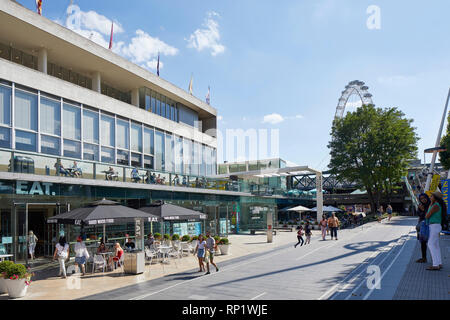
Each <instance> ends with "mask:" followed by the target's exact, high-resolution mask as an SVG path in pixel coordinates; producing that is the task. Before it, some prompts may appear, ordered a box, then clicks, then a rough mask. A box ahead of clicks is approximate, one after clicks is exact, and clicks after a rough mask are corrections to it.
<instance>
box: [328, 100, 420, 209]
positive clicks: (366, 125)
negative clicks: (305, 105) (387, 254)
mask: <svg viewBox="0 0 450 320" xmlns="http://www.w3.org/2000/svg"><path fill="white" fill-rule="evenodd" d="M412 122H413V120H410V119H406V118H404V114H403V113H402V112H401V111H400V110H398V109H397V108H386V109H381V108H375V107H374V106H373V105H364V106H362V107H360V108H358V109H357V110H356V111H354V112H348V113H347V114H346V116H345V117H344V118H342V119H337V120H335V121H334V122H333V128H332V132H331V142H330V143H329V145H328V147H329V148H330V155H331V160H330V165H329V167H330V169H331V171H332V172H333V173H334V174H336V175H337V176H338V179H340V180H349V181H353V182H355V183H357V184H359V185H362V186H364V187H365V189H366V190H367V193H368V196H369V199H370V203H371V209H372V212H374V211H375V208H377V207H378V206H379V202H380V197H381V195H382V193H385V194H386V195H387V196H389V195H391V194H392V190H393V188H394V187H395V185H397V184H398V183H399V182H401V178H402V176H404V175H405V174H406V171H407V168H408V160H411V159H414V158H415V157H416V154H417V141H418V137H417V135H416V133H415V128H413V127H412V126H411V124H412Z"/></svg>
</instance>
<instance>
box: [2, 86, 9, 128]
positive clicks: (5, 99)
mask: <svg viewBox="0 0 450 320" xmlns="http://www.w3.org/2000/svg"><path fill="white" fill-rule="evenodd" d="M0 124H4V125H7V126H10V125H11V88H10V87H6V86H2V85H0Z"/></svg>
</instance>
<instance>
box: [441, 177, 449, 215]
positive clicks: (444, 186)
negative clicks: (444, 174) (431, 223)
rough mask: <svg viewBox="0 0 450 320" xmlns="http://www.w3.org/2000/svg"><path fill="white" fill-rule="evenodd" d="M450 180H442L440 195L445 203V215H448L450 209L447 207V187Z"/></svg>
mask: <svg viewBox="0 0 450 320" xmlns="http://www.w3.org/2000/svg"><path fill="white" fill-rule="evenodd" d="M449 182H450V179H449V180H444V181H442V190H441V191H442V194H443V195H444V197H443V199H444V201H445V204H446V205H447V214H450V208H449V207H448V185H449Z"/></svg>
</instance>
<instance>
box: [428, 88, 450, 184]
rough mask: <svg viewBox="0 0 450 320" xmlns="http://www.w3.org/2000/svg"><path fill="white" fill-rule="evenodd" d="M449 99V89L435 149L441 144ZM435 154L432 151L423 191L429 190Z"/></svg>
mask: <svg viewBox="0 0 450 320" xmlns="http://www.w3.org/2000/svg"><path fill="white" fill-rule="evenodd" d="M449 99H450V88H449V89H448V95H447V102H446V103H445V109H444V114H443V115H442V120H441V126H440V127H439V132H438V136H437V139H436V145H435V147H436V148H437V147H439V146H440V144H441V134H442V128H443V127H444V122H445V118H446V115H447V107H448V100H449ZM437 153H438V151H437V150H434V151H433V157H432V159H431V167H430V171H429V172H428V176H427V183H426V185H425V191H428V190H429V189H430V184H431V177H432V176H433V170H434V163H435V162H436V156H437Z"/></svg>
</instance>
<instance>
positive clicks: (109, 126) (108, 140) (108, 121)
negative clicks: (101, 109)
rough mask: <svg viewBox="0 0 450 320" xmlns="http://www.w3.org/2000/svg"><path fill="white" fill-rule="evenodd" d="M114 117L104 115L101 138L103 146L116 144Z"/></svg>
mask: <svg viewBox="0 0 450 320" xmlns="http://www.w3.org/2000/svg"><path fill="white" fill-rule="evenodd" d="M114 121H115V120H114V118H113V117H108V116H105V115H102V121H101V128H102V129H101V130H102V134H101V140H102V145H103V146H108V147H114V146H115V141H116V139H115V125H114Z"/></svg>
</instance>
